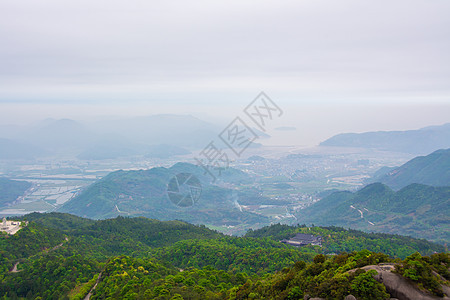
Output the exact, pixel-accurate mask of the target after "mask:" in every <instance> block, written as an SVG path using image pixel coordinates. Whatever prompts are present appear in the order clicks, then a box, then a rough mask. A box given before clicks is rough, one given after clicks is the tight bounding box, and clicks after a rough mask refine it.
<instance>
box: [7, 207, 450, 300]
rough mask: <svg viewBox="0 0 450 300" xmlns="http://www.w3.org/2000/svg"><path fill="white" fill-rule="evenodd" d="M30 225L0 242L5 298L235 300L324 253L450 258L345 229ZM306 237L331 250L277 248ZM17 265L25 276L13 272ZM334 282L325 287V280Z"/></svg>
mask: <svg viewBox="0 0 450 300" xmlns="http://www.w3.org/2000/svg"><path fill="white" fill-rule="evenodd" d="M23 218H24V219H27V220H28V221H29V224H28V226H26V227H25V228H23V229H21V230H20V231H19V232H18V233H17V234H16V235H13V236H8V235H5V234H3V235H0V254H1V260H0V263H1V274H0V296H1V297H5V299H17V297H22V298H28V299H39V298H37V297H42V299H67V297H68V298H69V299H83V298H84V296H85V295H86V294H87V293H88V292H89V290H90V289H91V288H92V287H93V286H94V284H95V282H96V281H97V279H98V285H97V288H96V289H95V290H94V291H93V294H92V298H91V299H106V298H108V297H111V298H110V299H148V298H156V299H182V298H180V297H183V298H184V299H236V295H239V294H240V293H244V292H245V293H246V292H248V291H249V288H250V286H253V285H254V284H256V285H257V286H258V282H259V281H261V280H268V282H271V281H276V280H277V278H278V277H279V275H277V274H279V273H276V272H279V271H282V270H287V269H285V268H288V267H293V266H294V267H295V266H297V267H298V266H303V267H305V268H306V269H308V268H316V267H317V266H314V264H312V265H311V266H310V267H308V266H309V263H312V262H313V260H315V258H314V257H315V256H317V255H318V254H321V253H330V252H334V253H342V252H351V251H362V250H364V249H370V250H372V251H377V252H384V253H386V254H389V255H390V256H391V257H393V258H394V257H400V258H404V257H406V256H407V255H411V254H413V253H414V252H416V251H419V252H421V253H422V254H423V255H425V254H430V253H433V252H435V251H436V252H442V251H444V248H443V247H442V246H440V245H437V244H433V243H430V242H427V241H424V240H415V239H411V238H405V237H400V236H393V235H380V234H368V233H363V232H359V231H354V230H352V231H347V230H344V229H342V228H321V227H314V228H309V229H308V228H307V227H302V226H298V227H289V226H285V225H272V226H270V227H265V228H263V229H261V230H256V231H250V232H249V233H248V234H247V235H246V236H245V237H229V236H225V235H223V234H221V233H218V232H216V231H213V230H210V229H208V228H206V227H204V226H196V225H192V224H188V223H185V222H181V221H164V222H163V221H158V220H152V219H146V218H142V217H140V218H125V217H118V218H115V219H107V220H98V221H93V220H89V219H83V218H80V217H76V216H73V215H68V214H61V213H50V214H38V213H34V214H30V215H26V216H24V217H23ZM305 231H308V232H311V233H314V234H318V235H322V236H323V237H324V241H325V242H324V246H323V247H319V246H306V247H303V248H296V247H293V246H288V245H285V244H282V243H280V242H279V240H278V239H279V238H285V237H289V236H290V235H293V234H295V233H296V232H305ZM365 251H366V250H365ZM355 253H356V252H355ZM367 253H369V252H367ZM367 253H366V254H364V255H365V256H364V257H366V256H367V255H369V256H371V257H373V260H374V261H376V260H377V259H378V260H379V261H381V260H380V258H382V259H383V260H385V259H390V258H388V257H387V255H381V254H377V255H375V254H370V253H369V254H367ZM352 255H356V254H352ZM346 257H347V258H348V257H350V256H346ZM299 261H300V263H299ZM17 262H19V264H18V266H17V269H18V272H12V273H11V272H9V271H8V270H11V269H12V266H13V265H14V264H15V263H17ZM305 262H306V264H305ZM367 262H369V261H367ZM370 262H372V261H370ZM283 272H285V271H283ZM335 272H341V271H339V270H337V269H336V270H335ZM282 274H285V273H282ZM327 276H329V275H327ZM327 276H325V277H324V278H322V279H321V280H324V282H328V280H330V279H329V278H328V277H327ZM308 280H309V279H308ZM352 280H353V279H352V278H350V279H349V284H351V282H352ZM330 283H331V281H330ZM257 286H254V287H252V289H254V291H255V292H257V293H258V295H260V298H267V297H266V296H264V295H267V296H268V295H269V294H265V293H268V291H262V290H259V288H258V287H257ZM305 287H306V288H307V289H308V290H310V287H309V286H308V285H306V286H305ZM279 288H280V289H281V286H280V287H279ZM283 291H284V290H280V293H281V292H283ZM309 292H310V293H314V292H316V290H314V289H313V290H311V291H309ZM302 293H303V291H302ZM177 294H178V295H180V296H177ZM173 297H175V298H173ZM177 297H178V298H177ZM285 299H287V298H285ZM291 299H292V298H291ZM295 299H296V298H295Z"/></svg>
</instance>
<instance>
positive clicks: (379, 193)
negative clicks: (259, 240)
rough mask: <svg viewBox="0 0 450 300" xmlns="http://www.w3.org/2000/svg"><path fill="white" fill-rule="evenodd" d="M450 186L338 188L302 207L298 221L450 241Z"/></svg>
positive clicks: (437, 240) (378, 184) (372, 185)
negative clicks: (341, 190) (340, 190)
mask: <svg viewBox="0 0 450 300" xmlns="http://www.w3.org/2000/svg"><path fill="white" fill-rule="evenodd" d="M449 215H450V187H432V186H427V185H421V184H411V185H409V186H407V187H405V188H403V189H401V190H400V191H397V192H394V191H393V190H392V189H390V188H389V187H388V186H386V185H383V184H381V183H374V184H370V185H368V186H366V187H364V188H363V189H361V190H359V191H357V192H356V193H350V192H336V193H333V194H331V195H329V196H327V197H325V198H324V199H322V200H320V201H318V202H316V203H315V204H313V205H311V206H310V207H307V208H306V209H304V210H301V211H300V214H299V215H298V216H297V217H298V219H299V222H302V223H305V224H311V223H314V224H318V225H323V226H329V225H334V226H342V227H346V228H354V229H359V230H364V231H368V232H374V231H375V232H387V233H395V234H403V235H410V236H413V237H415V238H425V239H427V240H433V241H436V242H440V243H442V244H444V243H448V242H450V221H449V218H448V216H449Z"/></svg>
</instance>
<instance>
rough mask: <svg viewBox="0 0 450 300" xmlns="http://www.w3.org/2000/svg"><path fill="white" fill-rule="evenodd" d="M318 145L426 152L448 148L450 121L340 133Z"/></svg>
mask: <svg viewBox="0 0 450 300" xmlns="http://www.w3.org/2000/svg"><path fill="white" fill-rule="evenodd" d="M320 146H332V147H357V148H371V149H378V150H385V151H397V152H404V153H411V154H421V155H423V154H428V153H430V152H433V151H436V150H438V149H446V148H450V123H447V124H444V125H440V126H429V127H425V128H421V129H417V130H406V131H376V132H364V133H341V134H338V135H335V136H333V137H331V138H329V139H327V140H325V141H323V142H322V143H320Z"/></svg>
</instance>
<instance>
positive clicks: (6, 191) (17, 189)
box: [0, 177, 31, 207]
mask: <svg viewBox="0 0 450 300" xmlns="http://www.w3.org/2000/svg"><path fill="white" fill-rule="evenodd" d="M30 187H31V183H30V182H28V181H17V180H11V179H7V178H2V177H0V207H3V206H5V205H7V204H10V203H12V202H14V201H16V199H17V197H19V196H22V195H23V193H24V192H25V191H26V190H28V189H29V188H30Z"/></svg>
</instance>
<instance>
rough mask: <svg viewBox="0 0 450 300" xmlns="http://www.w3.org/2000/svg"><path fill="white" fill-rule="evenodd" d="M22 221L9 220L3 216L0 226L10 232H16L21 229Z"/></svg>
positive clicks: (2, 229)
mask: <svg viewBox="0 0 450 300" xmlns="http://www.w3.org/2000/svg"><path fill="white" fill-rule="evenodd" d="M20 224H21V222H18V221H7V220H6V218H5V217H3V222H2V226H1V227H0V231H4V232H6V233H8V234H11V235H13V234H15V233H16V232H17V231H19V230H20V228H21V227H20Z"/></svg>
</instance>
